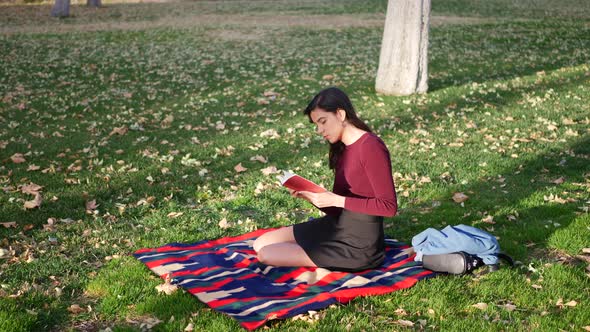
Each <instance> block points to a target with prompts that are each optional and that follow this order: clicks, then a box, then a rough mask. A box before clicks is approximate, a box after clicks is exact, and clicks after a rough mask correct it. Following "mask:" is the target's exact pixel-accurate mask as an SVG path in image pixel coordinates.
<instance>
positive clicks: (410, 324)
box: [395, 319, 414, 327]
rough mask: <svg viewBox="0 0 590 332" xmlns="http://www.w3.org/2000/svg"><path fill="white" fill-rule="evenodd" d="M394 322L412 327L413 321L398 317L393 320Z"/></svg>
mask: <svg viewBox="0 0 590 332" xmlns="http://www.w3.org/2000/svg"><path fill="white" fill-rule="evenodd" d="M395 323H396V324H398V325H401V326H407V327H412V326H414V322H412V321H409V320H405V319H398V320H396V321H395Z"/></svg>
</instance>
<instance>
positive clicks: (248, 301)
mask: <svg viewBox="0 0 590 332" xmlns="http://www.w3.org/2000/svg"><path fill="white" fill-rule="evenodd" d="M269 230H270V229H261V230H257V231H254V232H251V233H247V234H244V235H240V236H236V237H225V238H221V239H219V240H214V241H201V242H197V243H193V244H181V243H171V244H167V245H165V246H162V247H159V248H153V249H152V248H146V249H140V250H138V251H136V252H135V253H134V256H135V257H136V258H137V259H139V260H140V261H142V262H143V263H144V264H145V265H147V267H148V268H150V269H151V270H152V271H153V272H155V273H156V274H158V275H159V276H160V277H162V278H165V277H166V276H167V275H168V274H169V273H170V277H171V278H172V283H173V284H176V285H178V286H181V287H183V288H184V289H186V290H187V291H188V292H189V293H191V294H193V295H195V296H196V297H198V298H199V300H201V301H202V302H204V303H206V304H207V305H208V306H209V307H211V308H213V309H215V310H217V311H220V312H222V313H224V314H227V315H229V316H231V317H232V318H234V319H236V320H237V321H238V322H239V324H240V325H242V326H243V327H244V328H246V329H247V330H254V329H256V328H258V327H260V326H262V325H263V324H264V323H265V322H266V321H267V320H271V319H281V318H288V317H294V316H297V315H299V314H305V313H307V312H308V311H310V310H318V309H322V308H325V307H328V306H329V305H330V304H333V303H337V302H340V303H346V302H348V301H350V300H352V299H353V298H355V297H357V296H366V295H376V294H385V293H390V292H393V291H396V290H398V289H403V288H409V287H411V286H413V285H414V284H415V283H416V282H417V281H418V280H420V279H424V278H427V277H432V276H434V273H433V272H431V271H428V270H425V269H423V268H422V266H421V265H420V263H417V262H414V260H413V255H412V256H409V255H408V250H407V248H408V246H406V245H403V244H400V243H399V242H396V241H395V240H391V239H386V253H387V254H386V256H387V257H386V259H385V262H384V263H383V265H382V266H381V267H380V268H378V269H373V270H366V271H362V272H356V273H348V272H335V271H329V270H327V269H323V268H301V267H272V266H266V265H263V264H261V263H259V262H258V260H257V259H256V253H255V252H254V250H253V249H252V244H253V242H254V240H255V239H256V238H257V237H258V236H260V235H262V234H263V233H265V232H267V231H269Z"/></svg>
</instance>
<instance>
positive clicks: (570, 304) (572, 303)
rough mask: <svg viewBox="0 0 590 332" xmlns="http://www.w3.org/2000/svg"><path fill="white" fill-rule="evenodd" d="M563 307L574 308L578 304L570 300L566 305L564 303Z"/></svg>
mask: <svg viewBox="0 0 590 332" xmlns="http://www.w3.org/2000/svg"><path fill="white" fill-rule="evenodd" d="M564 305H565V306H568V307H575V306H577V305H578V302H576V301H574V300H571V301H569V302H568V303H566V304H564Z"/></svg>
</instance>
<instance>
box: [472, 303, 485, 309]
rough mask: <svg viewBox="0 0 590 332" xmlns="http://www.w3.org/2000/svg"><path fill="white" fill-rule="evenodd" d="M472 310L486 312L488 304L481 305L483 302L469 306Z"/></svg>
mask: <svg viewBox="0 0 590 332" xmlns="http://www.w3.org/2000/svg"><path fill="white" fill-rule="evenodd" d="M471 306H472V307H474V308H477V309H479V310H486V309H487V308H488V304H487V303H483V302H479V303H476V304H473V305H471Z"/></svg>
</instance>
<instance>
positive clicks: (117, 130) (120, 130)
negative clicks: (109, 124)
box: [109, 126, 129, 136]
mask: <svg viewBox="0 0 590 332" xmlns="http://www.w3.org/2000/svg"><path fill="white" fill-rule="evenodd" d="M128 131H129V128H127V126H123V127H115V128H113V130H112V131H111V132H110V134H109V136H113V135H125V134H127V132H128Z"/></svg>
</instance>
